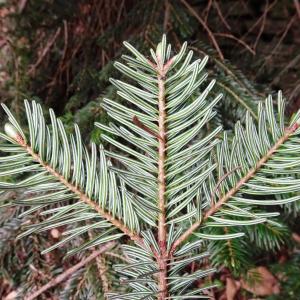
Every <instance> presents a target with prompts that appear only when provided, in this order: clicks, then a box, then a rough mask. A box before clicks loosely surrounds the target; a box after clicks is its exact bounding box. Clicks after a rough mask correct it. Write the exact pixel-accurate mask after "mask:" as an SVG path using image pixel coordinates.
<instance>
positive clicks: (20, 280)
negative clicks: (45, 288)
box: [0, 0, 300, 299]
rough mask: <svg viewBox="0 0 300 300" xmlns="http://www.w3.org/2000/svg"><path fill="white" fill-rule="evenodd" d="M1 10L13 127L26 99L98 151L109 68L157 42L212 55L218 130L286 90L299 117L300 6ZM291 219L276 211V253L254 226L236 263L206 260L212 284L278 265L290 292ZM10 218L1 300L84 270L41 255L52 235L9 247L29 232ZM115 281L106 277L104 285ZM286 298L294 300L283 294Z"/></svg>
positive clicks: (42, 4) (78, 278)
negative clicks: (213, 269)
mask: <svg viewBox="0 0 300 300" xmlns="http://www.w3.org/2000/svg"><path fill="white" fill-rule="evenodd" d="M0 5H1V6H0V15H1V20H0V22H1V26H0V30H1V31H0V96H1V101H2V102H4V103H6V104H7V105H8V106H10V107H11V108H12V109H13V110H14V111H15V112H17V116H18V118H19V119H22V118H23V117H24V111H23V99H24V98H27V99H35V100H37V101H38V102H39V103H40V104H41V105H42V106H43V107H45V108H48V107H52V108H54V110H55V112H56V114H57V115H58V116H61V117H62V118H63V119H64V121H65V122H67V123H69V124H70V125H71V123H72V122H76V123H78V125H79V127H80V128H81V132H82V133H83V136H84V137H86V139H88V138H89V136H90V135H91V136H92V138H93V139H94V141H96V142H97V141H99V133H100V129H96V128H95V127H94V126H93V123H94V122H95V121H100V122H102V123H105V122H107V116H106V115H105V114H104V113H103V111H102V109H101V108H100V105H99V104H100V103H101V101H102V98H103V96H106V97H110V98H112V97H114V98H116V95H114V94H113V93H114V92H113V90H112V89H111V87H110V85H109V81H108V79H109V77H111V76H113V77H117V76H119V74H116V73H115V70H114V69H113V68H112V62H113V61H114V60H116V59H117V58H118V57H119V56H120V54H121V51H122V49H121V48H122V47H121V43H122V41H123V40H128V41H130V42H131V43H132V44H134V45H135V46H136V48H138V49H139V50H140V51H141V52H143V50H145V49H148V48H149V47H153V45H155V44H156V43H157V41H158V40H159V39H160V37H161V34H162V33H163V32H166V33H167V34H168V40H169V41H170V42H171V43H172V44H175V45H176V48H177V50H178V49H179V47H180V43H181V42H182V41H184V40H187V41H188V42H189V44H190V45H191V48H193V50H194V51H195V52H196V53H197V54H198V55H199V56H200V57H202V56H203V55H204V54H209V55H210V57H211V59H210V62H209V67H210V71H211V73H214V77H217V78H216V79H217V84H218V86H217V89H216V90H215V93H218V92H219V91H220V90H222V92H223V93H224V94H225V99H226V101H224V103H223V104H222V106H220V107H219V108H218V117H219V118H218V122H219V123H220V124H223V126H224V127H225V128H227V129H231V128H232V125H233V123H234V122H235V120H237V119H239V118H241V117H243V115H244V112H245V110H249V111H250V112H252V114H253V115H255V114H256V112H255V105H253V104H254V102H256V101H258V100H261V99H263V98H264V97H265V95H266V94H267V93H268V92H272V91H274V90H278V89H282V90H283V91H284V95H285V97H286V98H287V100H288V111H289V114H292V113H293V112H294V111H295V110H296V109H298V108H299V99H300V97H299V96H300V79H299V78H300V77H299V72H300V71H299V61H300V52H299V44H300V35H299V30H297V24H299V18H300V9H299V4H298V1H276V0H274V1H268V0H266V1H254V0H252V1H216V0H212V1H200V0H194V1H192V0H190V1H180V0H175V1H159V0H155V1H152V0H146V1H129V0H125V1H124V0H123V1H118V0H111V1H105V0H102V1H96V0H94V1H92V0H90V1H83V0H82V1H80V0H79V1H60V0H55V1H38V0H32V1H26V0H25V1H24V0H23V1H5V0H4V1H1V2H0ZM1 114H2V112H1ZM1 116H2V117H3V115H1ZM1 120H3V118H1ZM11 197H15V195H11ZM299 209H300V208H299V204H298V207H297V204H295V205H292V206H287V207H285V208H283V209H282V210H283V214H282V216H281V220H280V221H281V222H282V223H283V224H284V226H283V228H282V229H281V231H280V232H276V234H277V236H275V237H274V238H276V240H275V242H274V243H271V244H272V247H271V248H272V249H270V243H269V242H266V243H265V244H264V243H261V244H258V243H257V241H260V240H261V239H258V238H257V236H256V235H259V234H260V235H263V236H267V235H266V234H265V232H264V231H265V230H266V228H259V225H257V227H258V228H256V229H255V230H253V228H251V229H249V232H248V234H247V236H246V238H245V239H244V240H242V241H240V240H239V241H237V242H236V243H239V244H237V245H233V247H232V248H231V249H235V250H236V257H237V260H236V262H233V260H232V257H231V256H230V255H229V254H228V253H227V252H228V249H226V248H225V250H224V251H223V252H221V253H220V254H219V255H217V256H216V257H215V259H214V262H215V264H216V265H217V266H219V267H220V271H221V273H220V274H221V275H220V277H219V278H218V279H220V280H221V281H222V282H223V283H225V282H226V278H228V277H232V276H236V277H239V275H240V272H244V271H245V269H249V268H251V267H253V266H255V265H270V264H273V263H276V264H277V263H278V261H287V263H286V264H285V263H284V264H283V265H281V267H282V266H283V268H285V272H286V274H287V275H286V276H285V277H284V280H287V282H288V284H287V285H288V286H289V287H290V288H289V290H293V289H295V290H296V289H297V287H296V283H294V282H295V280H294V276H295V274H297V270H295V268H296V267H295V265H294V264H293V263H290V262H289V261H290V260H295V259H296V260H297V259H298V258H297V257H299V252H297V250H295V246H294V245H293V240H292V239H291V233H292V232H294V233H297V232H299V227H298V228H297V225H296V224H299V222H298V220H299V217H298V215H299V214H297V211H299ZM17 214H18V213H17V212H16V211H14V209H7V208H1V215H0V224H1V229H0V236H1V242H0V253H1V255H0V261H1V264H0V265H1V271H0V272H1V273H0V297H2V296H3V297H4V296H6V295H7V294H9V293H10V292H12V291H15V290H18V289H20V288H21V287H22V288H25V286H24V283H26V288H30V287H31V286H32V287H36V286H39V285H42V284H44V283H46V282H47V281H48V280H49V278H52V277H53V276H55V275H56V274H59V273H60V272H61V271H62V269H66V268H68V266H71V265H72V264H74V263H75V260H76V259H78V260H80V257H78V258H76V257H75V258H72V260H67V261H66V262H65V263H64V264H63V265H61V263H60V261H61V258H62V257H63V256H64V254H65V249H64V248H62V249H59V250H56V251H57V252H56V253H55V254H47V255H46V256H41V255H40V252H41V250H42V249H45V248H47V245H50V244H53V242H52V240H55V239H57V236H56V235H55V233H53V232H52V233H50V234H49V233H47V232H46V233H42V234H39V235H36V236H35V235H34V236H32V237H31V238H30V239H27V240H22V241H19V242H17V243H16V242H14V238H15V236H16V235H17V234H18V232H19V230H20V228H21V224H23V223H24V222H26V221H27V220H26V219H24V220H20V219H19V218H16V217H15V216H16V215H17ZM298 226H299V225H298ZM269 230H270V231H272V229H270V228H269ZM58 234H59V233H58ZM268 236H272V235H268ZM249 240H250V241H251V244H249V243H248V241H249ZM51 242H52V243H51ZM271 242H272V241H271ZM233 243H234V241H233ZM216 244H217V243H216ZM241 245H244V246H243V247H241ZM212 246H214V245H212ZM215 247H219V246H218V245H215ZM270 250H272V251H270ZM115 260H116V261H117V262H119V261H118V258H114V259H111V258H109V259H108V260H107V261H106V264H107V265H108V267H109V266H110V265H111V264H112V263H113V262H115ZM226 260H228V261H226ZM298 260H299V259H298ZM222 261H225V266H226V268H224V264H223V267H222V268H221V266H222V264H221V263H220V262H222ZM233 267H235V268H234V269H235V272H233V271H232V269H233ZM277 267H278V266H274V268H277ZM279 268H280V266H279ZM274 270H275V269H274ZM289 270H290V271H289ZM298 271H299V270H298ZM274 272H275V271H274ZM95 273H97V270H95V268H93V267H90V268H86V269H85V270H83V271H82V272H79V273H78V274H74V276H73V277H72V278H71V279H70V281H69V282H68V283H67V284H66V283H64V284H63V285H62V286H59V287H57V288H56V289H55V290H52V291H51V290H50V292H49V294H48V296H49V295H51V296H53V297H55V296H58V295H60V297H62V299H63V297H65V299H68V297H69V296H62V294H63V293H66V294H65V295H68V293H71V295H73V297H75V299H76V297H78V295H75V294H74V293H76V292H74V291H76V289H74V287H78V286H79V287H80V289H79V291H80V293H81V294H80V297H81V298H82V299H86V298H84V297H87V296H86V295H89V297H97V295H98V298H99V297H100V296H99V295H100V294H101V292H99V287H97V284H95V282H94V280H95V279H94V278H95V277H96V278H97V277H99V276H98V275H97V274H96V275H95ZM111 273H112V274H111ZM298 274H299V272H298ZM114 275H115V274H113V271H112V270H110V272H109V274H108V277H110V282H111V283H112V284H115V282H114ZM224 278H225V279H224ZM83 279H84V280H83ZM212 280H215V278H212ZM284 286H286V285H284ZM298 289H299V287H298ZM77 293H78V292H77ZM222 293H223V291H221V290H220V291H218V292H217V293H216V295H215V296H216V297H222ZM283 295H284V297H286V298H287V299H295V298H293V295H290V294H289V292H287V291H285V290H283ZM46 296H47V294H46ZM241 297H242V296H241ZM245 297H248V296H245ZM288 297H290V298H288ZM100 299H101V298H100ZM272 299H275V298H272Z"/></svg>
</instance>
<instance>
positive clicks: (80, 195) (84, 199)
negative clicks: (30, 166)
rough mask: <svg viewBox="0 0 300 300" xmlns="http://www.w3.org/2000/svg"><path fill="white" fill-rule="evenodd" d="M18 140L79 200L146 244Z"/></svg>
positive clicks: (138, 241) (22, 142) (20, 140)
mask: <svg viewBox="0 0 300 300" xmlns="http://www.w3.org/2000/svg"><path fill="white" fill-rule="evenodd" d="M17 141H18V142H19V144H20V145H21V146H22V147H23V148H25V150H26V151H27V153H28V154H29V155H31V156H32V157H33V159H34V160H35V161H36V162H38V163H39V164H40V165H41V166H42V167H43V168H44V169H45V170H47V171H48V173H49V174H51V175H53V176H54V177H55V178H57V180H59V181H60V182H61V183H62V184H63V185H64V186H65V187H67V188H68V189H69V190H70V191H71V192H73V193H74V194H76V195H77V196H78V198H79V200H81V201H82V202H84V203H86V204H87V205H89V206H90V207H91V208H93V209H94V210H95V211H97V212H98V213H99V214H100V215H101V216H102V217H103V218H105V219H106V220H107V221H109V222H110V223H112V224H113V225H114V226H115V227H117V228H119V229H120V230H121V231H122V232H123V233H125V234H126V235H128V236H129V237H130V238H131V239H132V240H133V241H135V242H137V243H138V244H140V245H141V246H143V245H144V242H143V239H142V238H141V237H140V236H139V235H138V234H137V233H136V232H133V231H132V230H130V229H129V228H128V227H127V226H126V225H125V224H124V223H123V222H122V221H121V220H119V219H116V218H114V217H113V216H112V215H111V214H110V213H108V212H106V211H105V210H104V209H103V208H101V207H100V206H99V205H98V204H97V203H96V202H95V201H93V200H92V199H91V198H90V197H88V196H87V195H86V194H85V193H83V192H82V191H81V190H80V189H79V188H78V187H77V186H75V185H73V184H72V183H70V182H69V181H68V180H67V179H66V178H64V176H62V175H61V174H59V173H58V172H57V171H56V170H55V169H53V168H52V167H51V166H50V165H48V164H47V163H46V162H44V161H43V160H42V159H41V157H40V156H39V155H38V154H37V153H35V152H34V151H33V149H32V148H31V147H30V146H28V145H27V144H26V143H25V142H24V140H23V139H22V138H21V137H19V138H18V139H17Z"/></svg>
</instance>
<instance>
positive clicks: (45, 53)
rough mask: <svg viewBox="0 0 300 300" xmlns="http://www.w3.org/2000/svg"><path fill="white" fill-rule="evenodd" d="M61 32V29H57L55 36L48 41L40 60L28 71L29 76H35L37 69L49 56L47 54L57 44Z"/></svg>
mask: <svg viewBox="0 0 300 300" xmlns="http://www.w3.org/2000/svg"><path fill="white" fill-rule="evenodd" d="M60 32H61V28H60V27H59V28H57V30H56V32H55V34H54V35H53V36H52V37H51V38H50V39H49V40H48V42H47V44H46V46H45V47H44V50H43V52H42V53H41V55H40V56H39V58H38V60H37V61H36V63H35V64H34V65H33V66H31V67H30V69H29V71H28V75H33V74H34V72H35V70H36V68H37V67H38V66H39V65H40V64H41V63H42V61H43V59H44V58H45V56H46V55H47V53H48V52H49V50H50V49H51V47H52V46H53V44H54V43H55V41H56V39H57V37H58V36H59V34H60Z"/></svg>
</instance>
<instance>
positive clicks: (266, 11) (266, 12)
mask: <svg viewBox="0 0 300 300" xmlns="http://www.w3.org/2000/svg"><path fill="white" fill-rule="evenodd" d="M268 7H269V0H267V1H266V6H265V8H264V13H263V15H262V22H261V26H260V29H259V32H258V35H257V37H256V39H255V42H254V45H253V49H254V50H255V49H256V47H257V44H258V41H259V39H260V37H261V35H262V33H263V32H264V29H265V25H266V19H267V14H268V11H269V10H268Z"/></svg>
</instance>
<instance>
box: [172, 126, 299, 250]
mask: <svg viewBox="0 0 300 300" xmlns="http://www.w3.org/2000/svg"><path fill="white" fill-rule="evenodd" d="M298 128H299V124H297V123H295V124H294V125H293V126H291V127H289V128H287V129H286V131H285V134H284V135H283V136H282V137H281V138H280V139H279V140H278V141H277V142H276V143H275V145H274V146H273V147H272V148H271V149H270V150H269V151H268V152H267V154H266V155H265V156H263V157H262V158H261V159H260V160H259V161H258V163H257V164H256V166H255V167H253V168H252V169H251V170H250V171H249V172H248V173H247V174H246V175H245V176H244V177H243V178H241V179H240V181H239V182H238V183H237V184H236V185H235V186H234V187H233V188H232V189H231V190H229V191H228V192H227V193H226V194H225V195H224V196H223V197H222V198H221V199H220V200H219V201H218V202H217V203H216V204H215V205H213V206H212V207H211V208H210V209H209V210H208V211H207V212H206V213H205V215H204V217H203V218H202V220H200V221H198V222H196V223H194V224H193V225H192V226H191V227H190V228H189V229H188V230H186V231H185V232H184V233H183V234H182V235H181V236H180V237H179V238H178V239H177V240H176V241H175V242H174V243H173V245H172V248H171V251H170V254H171V255H172V254H173V253H174V251H175V250H176V248H177V247H178V246H179V245H180V244H181V243H182V242H184V241H185V240H186V239H187V238H188V237H189V236H190V235H191V234H192V233H193V232H194V231H195V230H196V229H197V228H198V227H199V226H200V225H201V224H202V223H203V222H204V221H206V220H207V219H208V218H209V217H210V216H212V215H214V214H215V213H216V212H218V211H219V209H220V208H221V207H222V206H223V205H224V204H225V203H226V202H227V201H228V200H229V199H230V198H231V197H232V196H234V195H235V194H236V193H237V192H238V191H239V190H240V188H241V187H242V186H243V185H244V184H245V183H246V182H248V181H249V180H250V179H251V178H252V177H253V176H254V175H255V174H256V172H258V171H259V170H260V168H261V167H262V166H263V165H264V164H265V163H266V162H267V161H268V160H269V159H270V158H271V157H272V155H273V154H274V153H275V152H276V151H277V149H278V148H279V147H280V146H281V145H282V144H283V143H284V142H285V141H286V140H287V139H288V138H289V137H290V136H291V134H293V133H294V132H295V131H296V130H297V129H298Z"/></svg>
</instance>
